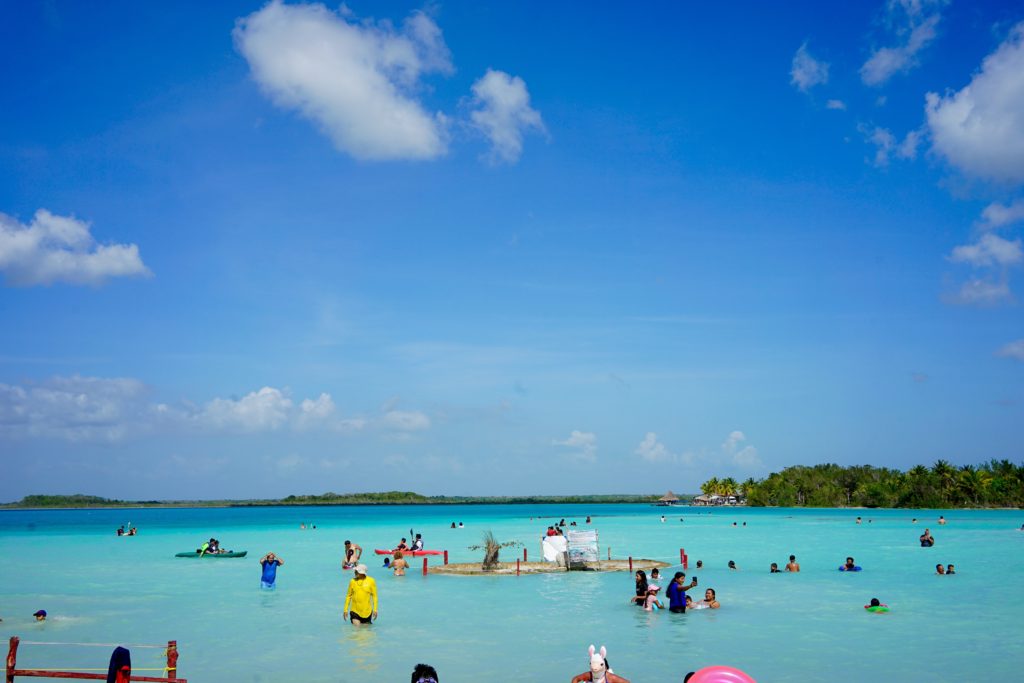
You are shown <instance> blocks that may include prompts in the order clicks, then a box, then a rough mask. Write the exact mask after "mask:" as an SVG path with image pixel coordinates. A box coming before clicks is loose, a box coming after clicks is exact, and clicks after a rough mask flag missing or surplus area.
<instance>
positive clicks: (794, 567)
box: [786, 555, 800, 572]
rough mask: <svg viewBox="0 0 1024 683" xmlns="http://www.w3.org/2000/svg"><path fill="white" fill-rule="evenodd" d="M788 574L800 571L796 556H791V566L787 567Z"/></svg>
mask: <svg viewBox="0 0 1024 683" xmlns="http://www.w3.org/2000/svg"><path fill="white" fill-rule="evenodd" d="M786 571H787V572H798V571H800V565H799V564H798V563H797V561H796V555H790V556H789V564H787V565H786Z"/></svg>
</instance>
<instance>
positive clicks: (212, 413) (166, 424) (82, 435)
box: [0, 375, 417, 441]
mask: <svg viewBox="0 0 1024 683" xmlns="http://www.w3.org/2000/svg"><path fill="white" fill-rule="evenodd" d="M147 394H148V390H147V389H146V387H145V385H144V384H143V383H142V382H140V381H138V380H136V379H130V378H102V377H80V376H77V375H76V376H72V377H55V378H52V379H49V380H46V381H44V382H39V383H26V384H23V385H8V384H0V435H6V436H10V437H20V438H57V439H65V440H68V441H117V440H122V439H126V438H131V437H137V436H143V435H147V434H156V433H175V434H210V433H226V434H232V433H259V432H266V431H273V430H276V429H281V428H285V427H290V428H293V429H296V430H311V429H322V430H330V431H337V432H352V431H358V430H360V429H363V428H364V427H365V426H366V424H367V420H365V419H363V418H347V419H342V418H339V417H338V416H337V415H336V410H335V407H334V402H333V401H332V400H331V397H330V395H329V394H326V393H324V394H321V395H320V396H319V397H318V398H317V399H315V400H312V399H306V400H304V401H302V402H301V403H300V404H299V405H298V406H296V405H295V404H294V403H293V401H292V400H291V399H290V398H289V397H288V395H287V393H286V392H284V391H282V390H280V389H275V388H273V387H263V388H262V389H260V390H259V391H254V392H251V393H249V394H247V395H246V396H244V397H242V398H240V399H228V398H215V399H213V400H211V401H209V402H207V403H206V404H205V405H203V406H197V405H195V404H192V403H183V404H180V405H168V404H166V403H155V402H152V401H148V400H147ZM413 415H415V414H413ZM399 423H401V424H405V425H406V426H407V427H408V426H409V425H412V426H415V425H416V424H417V422H416V419H415V418H406V420H405V421H404V422H402V421H399Z"/></svg>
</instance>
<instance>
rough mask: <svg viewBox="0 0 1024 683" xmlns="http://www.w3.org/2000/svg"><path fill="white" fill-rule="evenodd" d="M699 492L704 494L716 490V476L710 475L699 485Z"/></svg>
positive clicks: (707, 494)
mask: <svg viewBox="0 0 1024 683" xmlns="http://www.w3.org/2000/svg"><path fill="white" fill-rule="evenodd" d="M700 492H701V493H703V494H704V495H706V496H710V495H711V494H713V493H717V492H718V477H711V478H710V479H708V480H707V481H706V482H704V483H703V484H701V485H700Z"/></svg>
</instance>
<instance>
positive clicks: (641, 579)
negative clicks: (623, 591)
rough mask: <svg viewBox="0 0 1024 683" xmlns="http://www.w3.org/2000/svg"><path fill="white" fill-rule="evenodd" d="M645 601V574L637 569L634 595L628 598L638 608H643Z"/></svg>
mask: <svg viewBox="0 0 1024 683" xmlns="http://www.w3.org/2000/svg"><path fill="white" fill-rule="evenodd" d="M646 599H647V573H646V572H645V571H644V570H643V569H638V570H637V572H636V595H634V596H633V597H632V598H630V602H632V603H634V604H635V605H637V606H638V607H643V606H644V600H646Z"/></svg>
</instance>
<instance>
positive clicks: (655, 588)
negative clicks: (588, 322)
mask: <svg viewBox="0 0 1024 683" xmlns="http://www.w3.org/2000/svg"><path fill="white" fill-rule="evenodd" d="M660 590H661V586H659V585H658V584H656V583H652V584H651V585H650V586H648V587H647V592H648V593H653V592H654V591H660Z"/></svg>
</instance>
